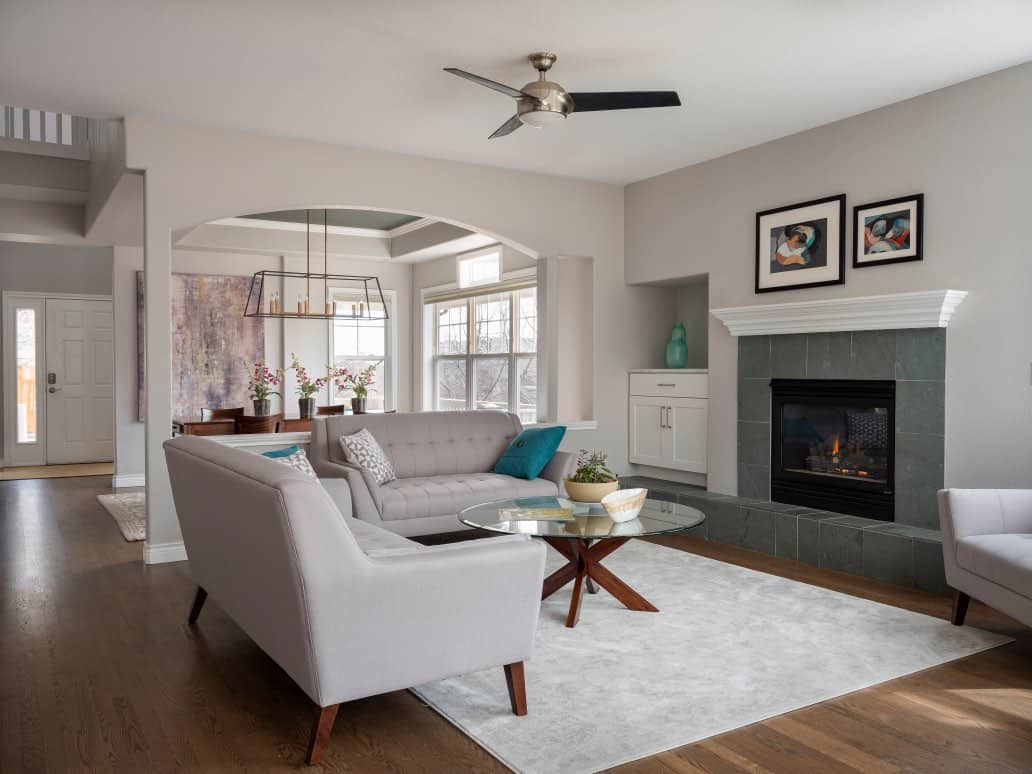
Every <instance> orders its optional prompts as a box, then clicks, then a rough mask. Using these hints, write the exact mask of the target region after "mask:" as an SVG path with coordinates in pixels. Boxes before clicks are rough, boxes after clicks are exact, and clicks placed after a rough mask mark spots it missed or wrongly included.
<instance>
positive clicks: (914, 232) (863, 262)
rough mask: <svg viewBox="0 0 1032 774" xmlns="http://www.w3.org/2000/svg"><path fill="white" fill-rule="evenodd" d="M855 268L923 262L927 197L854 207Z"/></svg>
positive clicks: (921, 196) (915, 195) (921, 195)
mask: <svg viewBox="0 0 1032 774" xmlns="http://www.w3.org/2000/svg"><path fill="white" fill-rule="evenodd" d="M853 227H854V229H853V234H854V236H853V268H854V269H862V268H864V267H865V266H881V265H882V264H886V263H903V262H905V261H920V260H921V250H922V247H923V245H922V242H923V241H924V234H923V231H924V194H913V195H912V196H903V197H901V198H899V199H888V200H886V201H884V202H873V203H871V204H861V205H860V206H858V207H854V208H853Z"/></svg>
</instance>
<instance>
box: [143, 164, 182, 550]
mask: <svg viewBox="0 0 1032 774" xmlns="http://www.w3.org/2000/svg"><path fill="white" fill-rule="evenodd" d="M166 212H168V207H167V206H166V202H165V201H164V199H163V198H162V195H161V186H160V183H159V181H156V180H155V179H154V177H153V176H152V175H150V174H147V175H146V176H145V178H144V253H143V269H144V328H145V335H146V346H145V349H146V358H145V361H144V375H145V377H144V378H145V379H146V384H147V411H146V414H145V416H146V443H145V467H146V477H147V541H146V543H145V544H144V549H143V558H144V562H145V563H147V564H157V563H159V562H174V561H181V560H183V559H185V558H186V552H185V550H184V548H183V542H182V541H183V537H182V533H181V532H180V531H179V520H178V519H177V518H176V511H175V506H174V505H173V503H172V489H171V486H170V485H169V479H168V468H167V467H166V466H165V453H164V449H163V448H162V443H163V442H164V441H165V440H167V439H168V438H169V437H170V436H171V434H172V388H171V384H172V303H171V288H172V229H171V227H170V225H169V224H168V223H167V222H166V220H165V215H164V214H165V213H166Z"/></svg>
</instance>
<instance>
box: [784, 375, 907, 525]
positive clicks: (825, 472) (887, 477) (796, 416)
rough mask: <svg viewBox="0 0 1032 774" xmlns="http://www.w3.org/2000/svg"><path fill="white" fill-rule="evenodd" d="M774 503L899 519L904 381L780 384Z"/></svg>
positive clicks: (818, 381)
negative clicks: (899, 404)
mask: <svg viewBox="0 0 1032 774" xmlns="http://www.w3.org/2000/svg"><path fill="white" fill-rule="evenodd" d="M770 386H771V468H770V470H771V499H772V500H774V501H775V502H779V503H789V504H793V505H804V506H810V507H812V508H820V509H825V510H829V511H836V512H838V513H849V514H853V515H856V516H867V517H869V518H873V519H883V520H885V521H894V520H895V507H894V498H893V470H894V467H895V454H894V453H895V444H894V442H893V441H894V433H895V404H896V383H895V382H893V381H875V380H864V379H773V380H771V383H770Z"/></svg>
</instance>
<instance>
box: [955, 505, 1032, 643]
mask: <svg viewBox="0 0 1032 774" xmlns="http://www.w3.org/2000/svg"><path fill="white" fill-rule="evenodd" d="M939 521H940V524H941V527H942V555H943V563H944V564H945V567H946V582H947V583H948V584H949V585H950V586H951V587H952V588H953V590H954V596H953V618H952V621H953V623H954V624H955V625H957V626H960V625H961V624H963V623H964V615H965V614H966V613H967V607H968V602H969V601H970V599H971V597H974V598H975V599H977V600H979V601H980V602H984V603H985V604H987V605H989V606H990V607H994V608H996V609H997V610H1000V611H1001V612H1003V613H1006V614H1007V615H1009V616H1011V617H1012V618H1014V619H1016V620H1018V621H1020V622H1021V623H1023V624H1025V625H1027V626H1032V489H944V490H942V491H940V492H939Z"/></svg>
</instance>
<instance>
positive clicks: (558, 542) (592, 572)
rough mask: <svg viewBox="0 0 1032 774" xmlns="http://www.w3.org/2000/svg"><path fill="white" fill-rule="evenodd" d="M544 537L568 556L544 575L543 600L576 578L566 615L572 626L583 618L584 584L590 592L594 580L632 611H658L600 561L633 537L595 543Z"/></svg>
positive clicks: (568, 623) (592, 592)
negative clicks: (553, 570) (562, 562)
mask: <svg viewBox="0 0 1032 774" xmlns="http://www.w3.org/2000/svg"><path fill="white" fill-rule="evenodd" d="M545 540H546V541H547V542H548V544H549V545H550V546H552V548H554V549H555V550H556V551H558V552H559V553H561V554H562V555H563V556H565V557H566V558H567V560H568V561H567V563H566V564H565V565H563V566H562V567H560V568H559V569H558V570H556V571H555V572H553V573H552V574H551V575H549V576H548V577H547V578H545V582H544V585H543V586H542V587H541V599H542V600H545V599H548V598H549V597H550V596H552V595H553V594H554V593H555V592H557V591H558V590H559V589H561V588H562V587H563V586H565V585H566V584H567V583H569V582H570V581H573V598H572V599H571V600H570V612H569V613H568V614H567V616H566V625H567V626H568V627H570V628H571V629H572V628H573V627H574V626H576V625H577V620H578V619H579V618H580V607H581V597H582V595H583V592H584V588H585V586H587V590H588V593H589V594H594V593H595V592H596V589H595V587H594V584H593V583H592V581H594V582H595V583H597V584H598V585H599V586H601V587H602V588H604V589H605V590H606V591H608V592H609V593H610V594H612V595H613V596H614V597H616V598H617V599H618V600H619V601H620V602H621V603H623V604H624V605H625V606H626V607H628V608H630V609H631V610H638V611H641V612H645V613H658V612H659V608H657V607H655V606H654V605H653V604H652V603H651V602H649V601H648V600H647V599H645V597H643V596H642V595H641V594H639V593H638V592H637V591H635V590H634V589H632V588H631V587H630V586H628V585H627V584H626V583H624V582H623V581H622V580H620V579H619V578H618V577H616V576H615V575H614V574H613V573H612V572H610V571H609V570H608V569H606V568H605V567H603V566H602V564H601V562H602V560H603V559H605V558H606V557H607V556H609V555H610V554H611V553H613V551H615V550H616V549H618V548H619V547H620V546H622V545H623V544H624V543H626V542H627V541H628V540H630V538H610V539H607V540H599V541H598V542H596V543H595V545H592V544H591V541H590V540H588V539H583V538H582V539H575V540H571V539H569V538H551V537H546V538H545Z"/></svg>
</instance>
